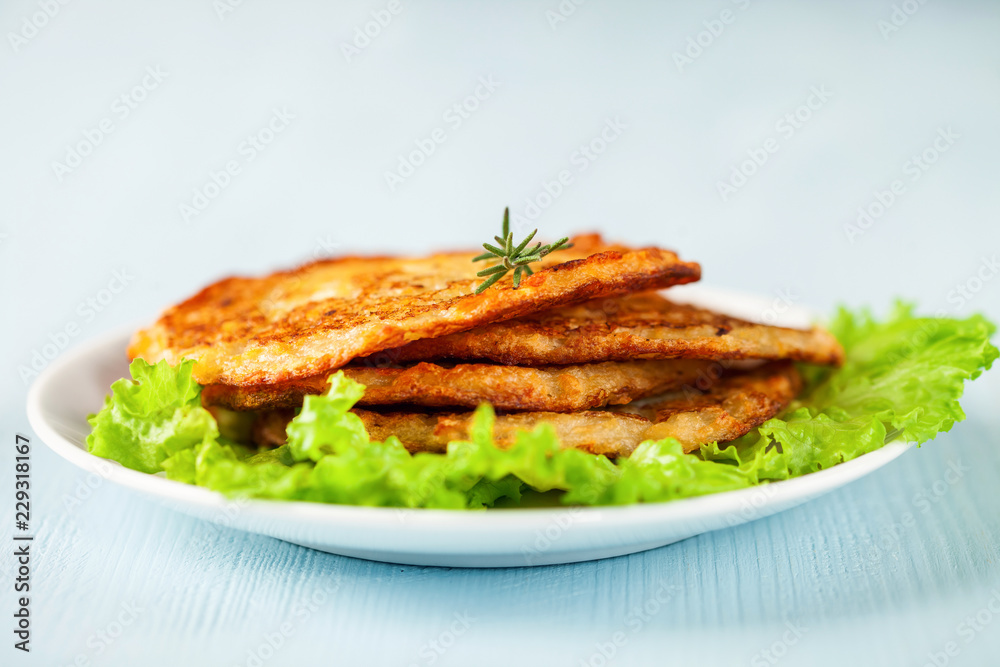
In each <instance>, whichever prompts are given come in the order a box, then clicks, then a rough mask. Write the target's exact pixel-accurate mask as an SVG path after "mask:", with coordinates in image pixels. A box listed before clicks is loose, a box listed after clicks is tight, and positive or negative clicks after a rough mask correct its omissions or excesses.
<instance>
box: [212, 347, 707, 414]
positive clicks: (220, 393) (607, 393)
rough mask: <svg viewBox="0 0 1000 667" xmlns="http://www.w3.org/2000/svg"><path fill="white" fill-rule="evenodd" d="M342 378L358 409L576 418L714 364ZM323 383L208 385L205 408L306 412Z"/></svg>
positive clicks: (682, 380)
mask: <svg viewBox="0 0 1000 667" xmlns="http://www.w3.org/2000/svg"><path fill="white" fill-rule="evenodd" d="M342 370H343V372H344V374H345V375H346V376H347V377H348V378H350V379H352V380H354V381H355V382H360V383H361V384H363V385H365V393H364V396H363V397H362V398H361V400H360V401H359V402H358V404H359V405H392V404H399V403H408V404H412V405H421V406H428V407H452V408H462V407H465V408H474V407H476V406H477V405H479V404H480V403H483V402H488V403H491V404H492V405H493V406H494V407H496V408H497V409H499V410H519V411H523V410H533V411H552V412H572V411H575V410H586V409H589V408H594V407H602V406H605V405H620V404H623V403H628V402H630V401H633V400H635V399H638V398H643V397H646V396H650V395H652V394H656V393H660V392H664V391H667V390H668V389H673V388H677V387H681V386H683V385H685V384H692V383H695V382H697V381H699V380H704V379H706V378H709V377H710V372H711V362H708V361H692V360H684V359H680V360H673V359H670V360H648V361H626V362H603V363H597V364H581V365H575V366H549V367H544V368H525V367H521V366H498V365H495V364H457V365H454V366H451V367H444V366H440V365H437V364H431V363H426V362H421V363H418V364H416V365H415V366H411V367H409V368H373V367H364V366H346V367H345V368H343V369H342ZM326 386H327V383H326V376H315V377H312V378H306V379H304V380H293V381H291V382H286V383H279V384H277V385H263V386H252V387H234V386H232V385H209V386H207V387H205V389H204V390H203V392H202V402H203V403H204V404H205V405H221V406H223V407H226V408H229V409H231V410H267V409H275V408H292V407H297V406H300V405H302V401H303V398H304V397H305V396H306V395H308V394H320V393H322V392H323V391H325V389H326Z"/></svg>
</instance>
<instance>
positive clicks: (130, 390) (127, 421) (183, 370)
mask: <svg viewBox="0 0 1000 667" xmlns="http://www.w3.org/2000/svg"><path fill="white" fill-rule="evenodd" d="M193 367H194V362H193V361H187V360H185V361H182V362H181V363H180V364H179V365H178V366H176V367H174V366H171V365H170V364H168V363H167V362H165V361H161V362H158V363H156V364H153V365H150V364H147V363H146V362H145V361H143V360H142V359H136V360H135V361H133V362H132V363H131V364H130V365H129V373H131V375H132V379H131V380H127V379H124V378H123V379H121V380H118V381H117V382H115V383H114V384H113V385H111V392H112V393H111V395H110V396H108V397H107V398H106V399H105V401H104V409H103V410H101V411H100V412H98V413H97V414H96V415H90V416H89V417H88V418H87V421H89V422H90V426H91V428H92V431H91V433H90V435H89V436H87V451H89V452H90V453H91V454H94V455H95V456H102V457H104V458H106V459H114V460H115V461H118V462H119V463H121V464H122V465H123V466H126V467H128V468H132V469H134V470H139V471H142V472H150V473H153V472H159V471H160V470H162V464H163V461H164V460H166V459H167V458H168V457H170V456H172V455H174V454H176V453H177V452H180V451H184V450H187V449H190V448H191V447H194V446H195V445H197V444H199V443H202V442H206V441H215V440H216V439H217V438H218V437H219V429H218V427H217V426H216V423H215V419H214V418H213V417H212V415H211V413H210V412H209V411H208V410H206V409H205V408H203V407H201V401H200V396H201V386H200V385H199V384H198V383H197V382H195V381H194V380H193V379H192V377H191V369H192V368H193Z"/></svg>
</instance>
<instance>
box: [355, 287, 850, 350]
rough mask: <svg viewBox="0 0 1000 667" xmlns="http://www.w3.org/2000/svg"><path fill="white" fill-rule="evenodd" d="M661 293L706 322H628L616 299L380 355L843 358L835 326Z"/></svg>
mask: <svg viewBox="0 0 1000 667" xmlns="http://www.w3.org/2000/svg"><path fill="white" fill-rule="evenodd" d="M649 298H650V295H635V296H627V297H624V298H622V299H618V300H617V301H618V302H620V303H626V304H627V303H629V302H632V301H635V300H638V299H644V300H647V301H648V300H649ZM657 300H658V301H659V302H660V303H661V304H662V305H661V306H659V307H660V308H675V309H681V310H690V311H696V312H697V313H698V314H699V315H700V316H701V319H702V320H705V321H693V322H692V324H690V325H689V326H677V325H673V324H665V325H649V324H644V323H641V322H640V323H634V322H624V321H621V320H620V319H619V318H618V313H621V312H624V311H625V309H624V308H616V307H614V306H612V312H611V313H608V314H606V315H603V314H602V315H601V317H600V318H599V319H598V318H596V317H595V319H594V320H593V321H589V322H588V321H586V320H584V321H582V322H581V321H580V320H579V318H577V317H572V318H571V317H568V316H566V317H561V316H560V310H561V309H555V310H553V311H551V313H536V314H534V315H532V316H530V317H529V318H525V319H514V320H508V321H505V322H499V323H495V324H488V325H484V326H481V327H477V328H475V329H472V330H469V331H464V332H459V333H455V334H450V335H447V336H442V337H439V338H427V339H422V340H417V341H414V342H412V343H409V344H407V345H405V346H402V347H398V348H393V349H388V350H384V351H382V352H379V353H377V354H376V355H374V357H373V360H374V361H375V362H377V363H386V362H393V363H404V362H409V361H431V360H436V359H456V360H473V359H475V360H488V361H492V362H494V363H500V364H512V365H518V366H538V365H546V364H583V363H595V362H601V361H627V360H633V359H669V358H684V359H716V360H723V359H760V360H768V361H777V360H785V359H788V360H792V361H801V362H804V363H812V364H821V365H831V366H840V365H842V364H843V362H844V350H843V347H841V345H840V343H839V342H838V341H837V339H836V338H835V337H834V336H833V335H832V334H831V333H829V332H828V331H826V330H824V329H822V328H820V327H814V328H812V329H792V328H788V327H775V326H770V325H765V324H756V323H753V322H748V321H745V320H741V319H738V318H735V317H729V316H728V315H723V314H721V313H715V312H713V311H709V310H706V309H702V308H695V307H692V306H688V305H685V304H674V303H672V302H670V301H668V300H667V299H664V298H662V297H658V296H657ZM608 301H612V300H608ZM612 303H613V301H612ZM602 305H607V302H605V303H604V304H602ZM629 314H631V315H634V314H635V313H634V312H630V313H629ZM709 316H710V317H709Z"/></svg>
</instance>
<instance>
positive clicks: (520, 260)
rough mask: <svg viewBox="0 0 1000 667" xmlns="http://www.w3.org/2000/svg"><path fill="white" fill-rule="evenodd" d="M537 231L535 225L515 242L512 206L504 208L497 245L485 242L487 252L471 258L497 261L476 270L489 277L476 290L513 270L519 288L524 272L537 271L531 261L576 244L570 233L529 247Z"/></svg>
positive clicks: (528, 273) (496, 237) (515, 282)
mask: <svg viewBox="0 0 1000 667" xmlns="http://www.w3.org/2000/svg"><path fill="white" fill-rule="evenodd" d="M537 233H538V230H537V229H536V230H535V231H533V232H531V233H530V234H528V236H527V238H525V239H524V240H523V241H521V242H520V243H518V244H517V245H516V246H515V245H514V232H512V231H510V209H509V208H505V209H504V210H503V233H502V234H501V235H500V236H494V237H493V239H494V240H495V241H496V242H497V245H493V244H490V243H484V244H483V248H485V249H486V252H484V253H483V254H482V255H479V256H477V257H474V258H473V260H472V261H473V262H482V261H494V262H498V263H497V264H495V265H493V266H491V267H489V268H488V269H483V270H482V271H480V272H479V273H477V274H476V275H477V276H479V277H480V278H486V280H484V281H483V282H482V283H480V285H479V287H477V288H476V294H481V293H482V292H483V291H484V290H486V289H488V288H489V287H490V286H491V285H493V284H494V283H495V282H497V281H498V280H500V279H501V278H503V277H504V276H505V275H507V272H508V271H511V270H513V271H514V289H517V288H518V286H520V284H521V278H522V277H523V276H530V275H531V274H532V273H534V271H532V270H531V267H530V266H528V265H529V264H531V263H532V262H537V261H539V260H540V259H542V257H545V256H546V255H548V254H549V253H551V252H555V251H556V250H566V249H567V248H572V247H573V244H572V243H569V242H568V241H569V237H568V236H567V237H564V238H562V239H560V240H558V241H556V242H555V243H549V244H548V245H542V244H541V243H536V244H535V247H533V248H529V247H528V244H529V243H531V239H533V238H535V234H537Z"/></svg>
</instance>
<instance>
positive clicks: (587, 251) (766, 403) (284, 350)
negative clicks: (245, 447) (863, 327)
mask: <svg viewBox="0 0 1000 667" xmlns="http://www.w3.org/2000/svg"><path fill="white" fill-rule="evenodd" d="M572 243H573V247H572V248H570V249H567V250H560V251H558V252H554V253H552V254H550V255H548V256H546V257H544V258H543V259H542V261H541V262H539V263H537V264H536V265H534V266H535V267H537V268H536V272H535V273H534V275H531V276H530V277H527V278H525V279H524V280H522V281H521V284H520V286H519V287H518V288H517V289H514V286H513V284H512V281H511V276H510V275H508V276H506V277H505V278H503V279H502V280H500V281H499V282H498V283H496V284H495V285H494V286H492V287H490V288H488V289H486V290H485V291H483V292H482V293H481V294H476V293H475V289H476V286H477V285H478V284H479V282H480V279H478V278H477V277H476V272H477V270H479V269H481V268H482V264H474V263H473V261H472V259H473V257H475V256H476V255H477V254H479V253H478V252H452V253H442V254H437V255H432V256H430V257H422V258H406V257H342V258H334V259H325V260H321V261H317V262H313V263H310V264H306V265H304V266H302V267H299V268H297V269H294V270H291V271H282V272H278V273H274V274H272V275H269V276H266V277H263V278H227V279H224V280H221V281H219V282H217V283H215V284H213V285H209V286H208V287H206V288H205V289H203V290H202V291H201V292H199V293H198V294H196V295H195V296H193V297H191V298H190V299H188V300H187V301H184V302H183V303H180V304H179V305H176V306H174V307H172V308H170V309H169V310H168V311H167V312H165V313H164V314H163V316H162V317H161V318H160V319H159V320H158V321H157V322H156V323H155V324H154V325H153V326H151V327H149V328H148V329H144V330H141V331H139V332H137V333H136V334H135V336H134V337H133V340H132V343H131V345H130V346H129V356H130V357H132V358H135V357H141V358H143V359H145V360H146V361H148V362H155V361H159V360H161V359H166V360H167V361H168V362H170V363H172V364H176V363H178V362H180V361H181V360H182V359H184V358H189V359H194V360H196V362H197V363H196V364H195V367H194V378H195V379H196V380H197V381H198V382H199V383H201V384H202V385H204V390H203V392H202V401H203V403H204V404H205V405H206V406H207V407H209V409H211V410H213V411H215V412H216V414H217V415H218V414H220V413H221V411H222V410H223V409H227V410H234V411H242V412H247V411H252V412H254V413H255V414H256V417H255V419H254V423H253V427H252V436H251V437H252V439H253V440H254V441H256V442H257V443H258V444H260V445H264V446H268V445H277V444H280V443H282V442H284V440H285V425H286V424H287V422H288V421H289V420H290V419H291V418H292V417H293V416H294V414H295V409H296V408H297V407H300V406H301V405H302V402H303V399H304V397H305V396H306V395H307V394H320V393H323V392H324V391H325V390H326V388H327V378H328V377H329V376H330V375H331V374H332V373H334V372H335V371H337V370H343V372H344V374H345V375H346V376H347V377H349V378H351V379H353V380H356V381H357V382H360V383H362V384H363V385H365V387H366V389H365V393H364V397H363V398H362V399H361V400H360V401H359V402H358V406H359V407H357V408H355V412H356V413H357V414H358V415H359V416H360V417H361V418H362V420H363V421H364V423H365V425H366V427H367V428H368V431H369V434H370V435H371V437H372V439H374V440H384V439H386V438H387V437H389V436H390V435H395V436H397V437H398V438H399V439H400V440H401V441H402V442H403V444H404V445H405V446H406V447H407V449H409V450H410V451H434V452H440V451H444V450H445V449H446V447H447V444H448V443H449V442H451V441H453V440H463V439H467V438H468V428H469V425H470V423H471V417H472V411H473V410H474V409H475V408H476V406H478V405H479V404H480V403H484V402H488V403H491V404H492V405H493V406H494V408H495V409H496V411H497V415H498V416H497V420H496V425H495V427H494V437H495V439H496V442H497V444H498V445H499V446H501V447H504V446H507V445H510V444H511V443H513V442H514V439H515V437H516V434H517V432H518V431H520V430H524V429H528V430H530V429H532V428H534V427H535V426H536V425H538V424H541V423H548V424H551V425H552V427H553V428H554V429H555V431H556V434H557V435H558V437H559V440H560V442H561V443H562V446H564V447H575V448H578V449H582V450H586V451H589V452H593V453H596V454H606V455H608V456H627V455H628V454H629V453H631V452H632V450H633V449H635V447H636V446H637V445H638V444H639V443H640V442H643V441H645V440H650V439H661V438H667V437H672V438H676V439H677V440H679V441H680V442H681V443H682V444H683V445H684V447H685V450H686V451H692V450H695V449H697V448H698V446H699V445H700V444H702V443H708V442H716V441H717V442H725V441H729V440H732V439H734V438H737V437H739V436H741V435H743V434H744V433H746V432H748V431H749V430H751V429H753V428H755V427H757V426H758V425H760V424H761V423H763V422H764V421H766V420H767V419H770V418H771V417H773V416H775V415H776V414H778V413H779V412H780V411H781V410H782V409H784V408H785V407H786V406H787V405H788V404H789V403H790V402H791V401H792V400H793V399H794V398H795V396H796V394H797V393H798V392H799V390H800V388H801V385H802V382H801V379H800V377H799V374H798V372H797V371H796V369H795V366H794V364H793V363H792V362H793V361H799V362H807V363H813V364H831V365H839V364H840V363H841V362H842V359H843V351H842V349H841V348H840V345H839V344H838V343H837V341H836V340H835V339H834V338H833V337H832V336H831V335H830V334H829V333H827V332H825V331H823V330H821V329H809V330H799V329H786V328H780V327H773V326H765V325H761V324H753V323H750V322H746V321H743V320H739V319H735V318H733V317H728V316H726V315H723V314H720V313H715V312H711V311H708V310H703V309H700V308H695V307H692V306H689V305H682V304H678V303H673V302H671V301H670V300H669V299H668V298H665V297H664V296H661V293H660V292H658V291H657V290H662V289H663V288H666V287H670V286H671V285H677V284H681V283H690V282H694V281H696V280H698V279H699V277H700V275H701V268H700V267H699V266H698V264H695V263H691V262H684V261H681V260H680V259H679V258H678V257H677V255H675V254H674V253H672V252H670V251H668V250H662V249H659V248H642V249H632V248H627V247H623V246H619V245H609V244H607V243H605V242H604V241H603V240H602V239H601V237H600V236H597V235H586V236H578V237H576V238H573V239H572ZM533 268H534V267H533Z"/></svg>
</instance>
